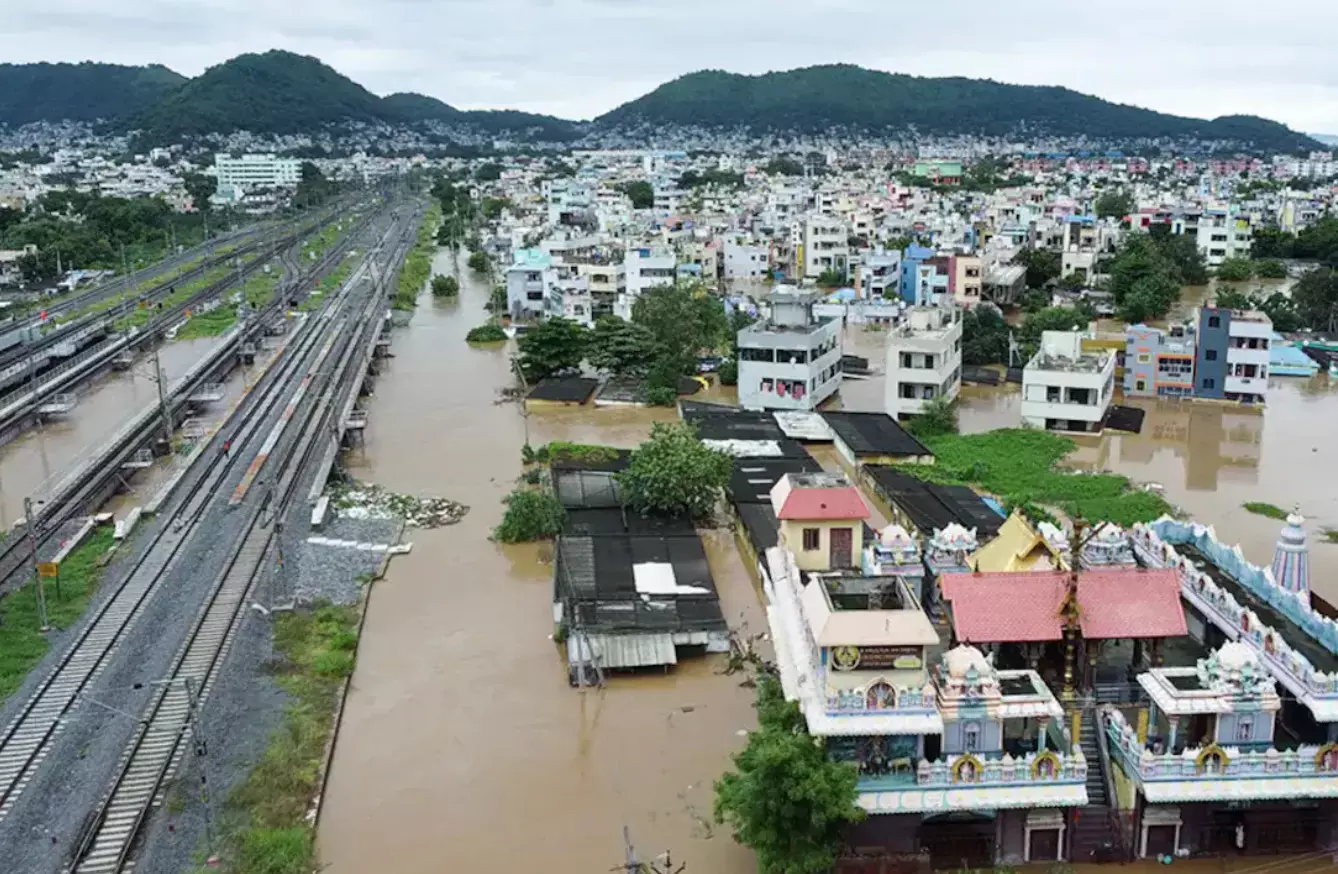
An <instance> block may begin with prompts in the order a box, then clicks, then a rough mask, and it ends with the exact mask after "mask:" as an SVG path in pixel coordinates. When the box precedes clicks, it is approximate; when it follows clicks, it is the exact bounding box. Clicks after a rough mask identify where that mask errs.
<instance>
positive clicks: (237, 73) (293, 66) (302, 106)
mask: <svg viewBox="0 0 1338 874" xmlns="http://www.w3.org/2000/svg"><path fill="white" fill-rule="evenodd" d="M383 112H384V110H383V109H382V107H381V98H379V97H377V96H376V95H375V94H373V93H372V92H370V91H368V90H367V89H366V88H363V87H362V86H361V85H359V84H357V83H356V82H354V81H353V80H351V79H349V78H347V77H346V76H342V75H340V74H339V73H337V72H335V71H334V70H333V69H331V68H330V67H328V66H326V65H325V64H323V63H321V62H320V61H319V60H317V59H316V58H312V57H307V56H305V55H297V54H293V53H292V52H283V51H269V52H265V53H264V54H261V55H256V54H246V55H238V56H237V57H235V58H233V59H232V60H230V61H227V62H225V63H222V64H219V65H218V66H216V67H210V68H209V69H207V70H205V71H204V72H203V73H202V74H200V75H199V76H197V77H196V78H194V79H191V80H190V81H189V82H187V83H186V84H185V85H183V86H182V87H181V88H179V89H177V90H176V91H175V92H173V93H172V94H170V95H168V96H167V98H166V99H164V100H162V101H161V102H159V103H158V104H157V105H156V106H153V107H151V108H149V109H148V110H146V111H145V112H142V113H140V114H138V115H136V116H134V117H132V118H131V119H130V120H129V126H130V127H134V128H139V129H140V130H142V131H144V133H145V134H146V135H147V136H148V137H149V138H150V139H151V140H159V141H160V140H167V139H175V138H177V137H180V136H182V135H188V134H205V133H215V132H230V131H234V130H250V131H258V132H264V133H275V134H293V133H304V132H310V131H313V130H315V129H317V128H319V127H320V126H321V125H324V124H328V123H331V122H336V121H343V120H357V121H365V122H379V121H382V120H384V119H383V117H382V116H383Z"/></svg>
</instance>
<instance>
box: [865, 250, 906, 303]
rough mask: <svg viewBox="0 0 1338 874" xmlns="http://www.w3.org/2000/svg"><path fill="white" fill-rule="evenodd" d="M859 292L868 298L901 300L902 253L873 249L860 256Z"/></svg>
mask: <svg viewBox="0 0 1338 874" xmlns="http://www.w3.org/2000/svg"><path fill="white" fill-rule="evenodd" d="M858 276H859V292H860V296H861V297H867V298H879V297H884V298H899V297H900V296H901V295H900V287H901V253H900V252H898V251H897V250H896V249H892V250H886V249H881V248H879V249H873V250H870V251H867V252H864V253H863V254H862V255H861V256H860V265H859V274H858Z"/></svg>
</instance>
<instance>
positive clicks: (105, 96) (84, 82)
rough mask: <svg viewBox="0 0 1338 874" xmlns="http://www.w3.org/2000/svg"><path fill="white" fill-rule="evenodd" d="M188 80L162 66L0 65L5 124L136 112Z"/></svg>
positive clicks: (0, 120)
mask: <svg viewBox="0 0 1338 874" xmlns="http://www.w3.org/2000/svg"><path fill="white" fill-rule="evenodd" d="M185 81H186V78H185V77H184V76H181V75H179V74H177V73H174V72H172V71H171V70H169V69H167V68H166V67H163V66H159V65H157V64H155V65H153V66H149V67H125V66H121V65H119V64H94V63H89V62H85V63H82V64H0V124H8V125H15V126H17V125H22V124H28V123H30V122H34V121H61V120H69V121H95V120H97V119H111V118H119V117H122V116H126V115H132V114H134V113H136V112H140V111H141V110H143V109H144V108H146V107H148V106H152V105H153V104H155V103H157V102H158V101H160V100H162V99H163V97H165V96H166V95H167V94H169V93H171V92H172V91H174V90H176V89H177V88H179V87H180V86H181V84H182V83H183V82H185Z"/></svg>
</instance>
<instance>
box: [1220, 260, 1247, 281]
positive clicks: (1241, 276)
mask: <svg viewBox="0 0 1338 874" xmlns="http://www.w3.org/2000/svg"><path fill="white" fill-rule="evenodd" d="M1252 276H1254V264H1252V263H1251V262H1250V261H1249V259H1247V258H1228V259H1226V260H1225V261H1223V262H1222V263H1221V264H1220V265H1218V267H1217V278H1218V279H1220V280H1222V281H1224V282H1244V281H1245V280H1247V279H1249V278H1250V277H1252Z"/></svg>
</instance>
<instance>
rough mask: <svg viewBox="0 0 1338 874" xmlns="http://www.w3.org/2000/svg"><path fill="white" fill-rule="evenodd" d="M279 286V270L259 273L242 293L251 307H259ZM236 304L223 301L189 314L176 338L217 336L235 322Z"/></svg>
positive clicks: (272, 295) (247, 283)
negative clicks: (191, 314) (202, 310)
mask: <svg viewBox="0 0 1338 874" xmlns="http://www.w3.org/2000/svg"><path fill="white" fill-rule="evenodd" d="M278 287H279V272H278V271H276V270H272V271H270V272H269V273H259V274H256V275H255V276H252V277H251V278H250V279H248V280H247V281H246V284H245V285H243V286H242V294H243V295H244V296H245V298H246V303H247V305H248V306H250V307H251V309H253V310H255V309H259V308H261V307H263V306H265V305H266V304H268V303H269V302H270V301H271V300H272V299H273V298H274V292H275V291H276V290H277V289H278ZM237 312H238V304H237V303H236V302H229V303H225V304H223V305H222V306H218V307H214V308H213V309H211V310H209V311H207V312H203V313H199V314H197V315H193V316H191V317H190V318H189V319H188V320H187V321H186V324H184V325H182V326H181V328H180V329H178V331H177V339H178V340H197V339H199V338H200V337H218V336H220V335H222V334H224V333H226V332H227V331H228V330H229V329H230V328H232V326H233V325H235V324H237Z"/></svg>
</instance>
